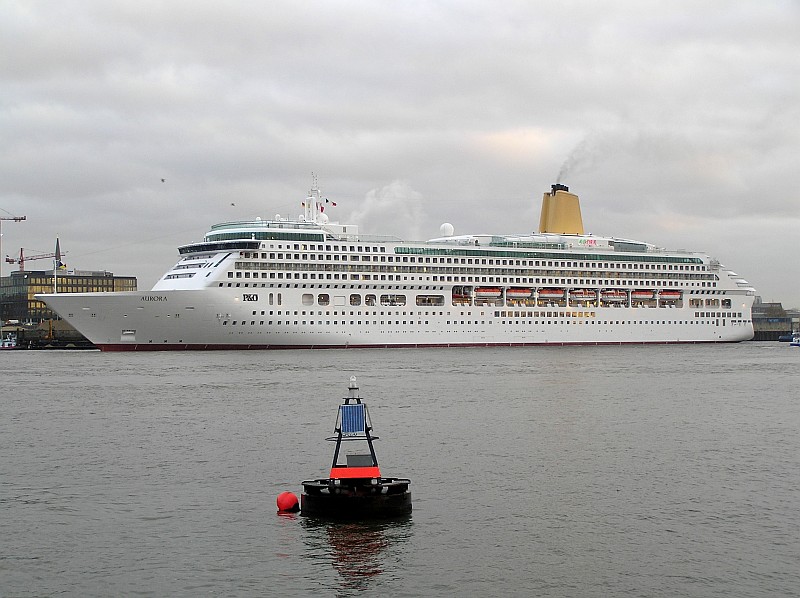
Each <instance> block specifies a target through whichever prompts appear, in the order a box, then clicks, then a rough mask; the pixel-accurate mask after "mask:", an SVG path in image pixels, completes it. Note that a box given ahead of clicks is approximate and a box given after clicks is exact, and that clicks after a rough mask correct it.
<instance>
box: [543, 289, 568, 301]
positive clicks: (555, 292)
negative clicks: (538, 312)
mask: <svg viewBox="0 0 800 598" xmlns="http://www.w3.org/2000/svg"><path fill="white" fill-rule="evenodd" d="M563 296H564V289H541V290H540V291H539V297H544V298H547V299H550V298H553V299H561V298H562V297H563Z"/></svg>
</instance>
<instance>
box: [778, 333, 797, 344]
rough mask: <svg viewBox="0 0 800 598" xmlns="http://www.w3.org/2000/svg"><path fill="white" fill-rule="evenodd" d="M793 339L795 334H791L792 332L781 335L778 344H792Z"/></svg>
mask: <svg viewBox="0 0 800 598" xmlns="http://www.w3.org/2000/svg"><path fill="white" fill-rule="evenodd" d="M793 338H794V334H793V333H791V332H790V333H789V334H781V335H780V336H779V337H778V342H781V343H790V342H792V339H793Z"/></svg>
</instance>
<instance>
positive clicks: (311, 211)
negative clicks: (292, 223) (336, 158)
mask: <svg viewBox="0 0 800 598" xmlns="http://www.w3.org/2000/svg"><path fill="white" fill-rule="evenodd" d="M303 206H304V213H303V215H304V217H305V220H306V222H317V216H318V215H319V213H320V193H319V181H318V180H317V175H316V174H314V173H313V172H312V173H311V191H309V192H308V196H307V197H306V201H305V203H304V204H303Z"/></svg>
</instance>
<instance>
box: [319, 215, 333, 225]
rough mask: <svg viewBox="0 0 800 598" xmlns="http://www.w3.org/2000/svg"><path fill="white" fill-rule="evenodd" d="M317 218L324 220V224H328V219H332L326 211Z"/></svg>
mask: <svg viewBox="0 0 800 598" xmlns="http://www.w3.org/2000/svg"><path fill="white" fill-rule="evenodd" d="M317 218H318V219H319V221H320V222H322V224H327V223H328V220H330V219H329V218H328V215H327V214H325V213H324V212H323V213H322V214H320V215H319V216H317Z"/></svg>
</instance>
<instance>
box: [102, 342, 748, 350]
mask: <svg viewBox="0 0 800 598" xmlns="http://www.w3.org/2000/svg"><path fill="white" fill-rule="evenodd" d="M738 342H740V341H738V340H729V341H723V340H718V341H713V340H708V341H705V340H704V341H667V340H664V341H608V342H605V341H586V342H562V343H397V344H391V345H389V344H383V343H381V344H374V345H371V344H370V345H355V344H341V345H234V344H197V345H187V344H182V343H181V344H177V343H174V344H173V343H164V344H160V345H156V344H146V345H138V344H133V343H131V344H125V345H116V344H115V345H107V344H97V345H95V346H96V347H97V348H98V349H100V350H101V351H266V350H298V349H422V348H425V347H548V346H557V347H558V346H560V347H566V346H577V345H590V346H595V345H696V344H705V343H738Z"/></svg>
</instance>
